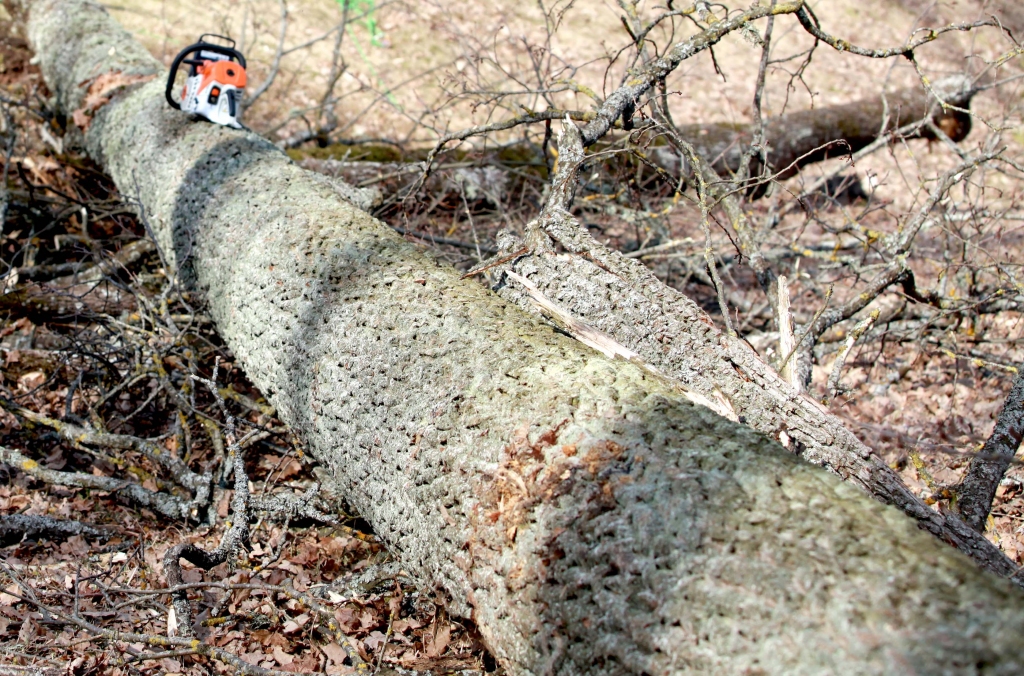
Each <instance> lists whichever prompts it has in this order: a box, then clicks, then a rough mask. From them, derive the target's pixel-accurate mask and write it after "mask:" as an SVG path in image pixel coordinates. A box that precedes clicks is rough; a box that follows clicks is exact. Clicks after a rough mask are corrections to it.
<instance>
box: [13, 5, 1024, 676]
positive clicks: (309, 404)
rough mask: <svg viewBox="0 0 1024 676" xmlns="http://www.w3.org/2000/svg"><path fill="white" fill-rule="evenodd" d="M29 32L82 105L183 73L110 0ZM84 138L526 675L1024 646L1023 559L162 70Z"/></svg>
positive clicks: (928, 666) (1013, 668)
mask: <svg viewBox="0 0 1024 676" xmlns="http://www.w3.org/2000/svg"><path fill="white" fill-rule="evenodd" d="M29 28H30V36H31V39H32V42H33V45H34V46H35V49H36V51H37V55H38V58H39V60H40V65H41V67H42V70H43V73H44V75H45V77H46V79H47V82H48V83H49V84H50V86H51V87H52V88H53V89H54V91H56V92H57V96H58V101H59V103H60V105H61V106H62V107H63V108H64V110H66V111H69V112H70V111H74V110H78V109H79V108H80V106H81V102H82V100H83V98H84V96H85V94H86V89H87V88H88V86H89V85H88V84H87V83H88V81H89V80H90V78H95V77H96V76H97V75H98V74H101V73H104V72H109V71H111V70H114V69H116V70H119V71H121V73H122V74H131V75H140V76H145V75H152V74H159V75H162V74H163V72H164V71H163V68H162V67H161V65H160V64H159V63H157V62H156V61H155V60H154V59H152V58H151V57H150V56H149V55H148V54H146V53H145V52H144V50H143V49H142V48H141V47H140V46H139V45H138V44H137V43H136V42H135V41H134V40H132V38H131V37H130V36H129V35H128V34H127V33H125V32H124V31H123V30H122V29H121V28H120V27H118V26H117V24H116V23H115V22H114V21H113V20H112V19H110V18H109V17H108V16H107V15H106V13H105V12H104V11H103V10H102V9H101V8H100V7H98V6H97V5H93V4H88V3H85V2H81V1H78V0H37V1H35V2H32V3H31V4H30V22H29ZM81 83H86V84H81ZM84 144H85V146H86V147H87V149H88V151H89V153H90V155H92V156H93V158H95V159H96V160H97V161H99V162H100V163H101V164H102V165H103V166H104V167H105V168H106V169H107V170H108V171H109V172H110V174H111V176H112V177H113V179H114V181H115V182H116V183H117V185H118V186H119V188H120V189H121V191H122V192H123V193H124V194H126V195H130V196H132V197H133V198H135V199H137V200H138V202H139V204H141V205H143V206H144V208H145V217H146V218H147V220H148V221H149V223H150V225H151V227H152V229H153V231H154V232H155V233H156V237H157V239H158V241H159V243H160V246H161V249H162V252H163V255H164V256H165V257H166V258H167V259H168V261H169V262H171V263H173V264H174V265H176V266H177V268H178V271H179V274H180V276H181V279H182V281H183V283H185V284H187V285H189V286H191V287H194V288H195V289H196V290H199V291H202V292H204V293H205V295H206V298H207V299H208V303H209V310H210V313H211V315H212V317H213V318H214V320H215V322H216V324H217V327H218V329H219V330H220V332H221V333H222V335H223V336H224V338H225V340H226V341H227V342H228V344H229V345H230V347H231V348H232V350H233V351H234V353H235V355H236V358H237V360H238V363H239V364H240V365H241V366H243V367H244V369H245V371H246V373H247V374H248V375H249V376H250V377H251V378H252V380H253V381H254V382H255V383H256V384H257V385H258V386H259V387H260V388H261V389H262V390H263V392H264V393H266V395H267V396H268V397H269V398H270V399H271V401H272V402H273V403H274V405H275V406H276V407H277V409H278V411H279V412H280V414H281V416H282V418H283V419H285V420H286V421H287V422H289V423H290V424H291V425H293V426H294V428H295V429H296V431H297V433H298V434H299V435H300V436H301V437H302V438H303V440H304V441H305V443H306V444H307V447H308V449H309V451H310V452H311V453H312V454H313V455H314V456H315V457H316V458H317V459H318V460H319V461H320V462H321V463H323V464H324V466H325V467H326V468H327V470H328V472H329V473H330V474H331V475H332V476H333V478H334V480H335V482H336V483H337V484H338V486H339V487H340V488H341V490H342V491H344V492H345V494H346V496H347V498H348V499H349V500H350V501H351V503H352V505H353V506H354V507H355V508H356V509H358V510H359V512H360V513H361V514H362V516H363V517H364V518H366V519H367V520H368V521H369V522H370V523H372V524H373V526H374V528H375V530H376V533H377V534H378V536H379V537H381V538H382V539H383V540H384V541H385V542H386V543H387V544H388V546H389V547H390V548H391V549H392V551H393V552H394V553H395V555H396V556H398V557H399V558H400V559H401V560H402V562H403V565H404V566H405V567H406V568H407V569H408V570H410V571H413V572H415V573H418V574H419V575H420V576H421V577H422V578H424V579H426V580H429V581H432V582H433V583H435V584H437V585H438V586H439V587H441V588H442V589H443V590H445V591H446V592H447V593H448V594H449V595H450V597H451V608H452V610H453V611H454V612H457V613H461V614H464V615H470V616H472V617H473V619H474V620H475V621H476V623H477V625H478V627H479V628H480V631H481V633H482V634H483V636H484V637H485V640H486V642H487V645H488V647H489V648H490V649H491V651H492V652H493V654H494V655H495V657H496V658H497V659H498V660H499V661H500V662H501V663H502V664H503V665H504V666H505V667H506V668H507V669H508V670H509V671H510V672H511V673H515V674H541V673H564V674H578V673H594V674H598V673H600V674H622V673H637V674H639V673H649V674H669V673H688V672H714V673H739V672H744V671H760V672H764V673H813V672H838V671H842V672H843V673H879V672H893V673H896V672H904V671H905V670H906V669H907V668H912V669H914V670H916V671H917V672H921V673H935V672H940V671H942V672H956V671H962V672H968V671H969V672H972V673H973V672H975V671H976V670H977V669H979V665H984V668H985V669H986V670H987V671H989V672H991V673H1006V674H1011V673H1017V672H1019V671H1020V670H1021V669H1022V668H1024V658H1022V657H1021V655H1024V652H1022V649H1024V613H1022V612H1021V611H1022V610H1024V599H1022V596H1021V593H1020V592H1019V591H1018V590H1016V589H1014V588H1013V587H1012V586H1011V585H1010V584H1009V583H1008V582H1006V581H1005V580H999V579H997V578H996V577H994V576H990V575H988V574H986V573H983V572H981V571H979V570H978V569H977V568H976V567H975V566H974V565H973V563H971V562H970V560H968V559H967V558H965V557H963V556H962V555H960V554H958V553H957V552H955V551H953V550H952V549H950V548H948V547H945V546H944V545H942V544H941V543H939V542H937V541H936V540H935V539H934V538H931V537H929V536H927V535H925V534H923V533H921V532H920V531H919V530H918V529H917V528H915V527H914V525H913V522H911V521H910V520H908V519H906V518H905V517H904V516H903V515H901V514H899V513H898V512H897V511H896V510H893V509H891V508H887V507H884V506H882V505H880V504H878V503H877V502H875V501H873V500H871V499H869V498H868V497H867V496H865V495H864V494H863V493H861V492H859V491H856V490H854V489H852V488H850V487H848V486H846V485H844V484H843V483H841V482H840V481H839V480H838V479H837V478H835V477H833V476H830V475H828V474H827V473H825V472H823V471H821V470H820V469H818V468H815V467H813V466H811V465H810V464H808V463H805V462H803V461H802V460H800V459H799V458H796V457H794V456H793V455H792V454H789V453H787V452H786V451H785V450H784V449H782V448H781V447H780V446H778V445H777V444H776V443H774V442H772V441H769V440H767V439H765V438H764V437H762V436H760V435H759V434H757V433H755V432H753V431H751V430H749V429H748V428H745V427H743V426H741V425H739V424H736V423H733V422H731V421H729V420H726V419H724V418H722V417H720V416H717V415H714V414H713V413H711V412H709V411H708V410H706V409H704V408H702V407H698V406H694V405H693V404H692V403H690V401H689V400H687V398H686V396H685V393H684V392H683V391H682V390H681V389H680V387H679V386H678V384H677V383H675V382H673V381H671V380H668V379H665V378H663V377H661V376H659V375H657V374H655V373H653V372H652V371H651V370H649V369H647V368H645V367H644V366H643V365H640V364H636V363H632V362H630V361H624V360H618V359H608V358H605V357H603V356H601V355H600V354H598V353H596V352H594V351H592V350H590V349H589V348H587V347H585V346H583V345H581V344H580V343H579V342H577V341H574V340H573V339H571V338H570V337H568V336H566V335H564V334H561V333H558V332H556V331H554V330H552V328H551V327H550V326H549V325H547V324H545V323H543V322H542V321H540V320H538V319H535V318H531V317H530V316H529V315H527V314H526V313H524V312H522V311H521V310H520V309H518V308H516V307H514V306H512V305H510V304H508V303H506V302H505V301H503V300H501V299H500V298H498V297H497V296H495V295H494V294H491V293H489V292H488V291H487V290H485V289H483V288H481V287H480V286H479V285H477V284H476V283H474V282H472V281H463V280H460V279H459V275H458V273H457V272H456V271H454V270H453V269H451V268H450V267H447V266H444V265H441V264H439V263H438V262H436V261H434V260H433V259H431V258H430V257H428V256H425V255H424V254H422V253H420V252H419V251H417V249H416V247H415V246H413V245H412V244H409V243H407V242H405V241H403V240H402V239H401V238H400V237H399V236H398V235H396V234H395V233H393V232H392V231H391V230H390V229H389V228H388V227H387V226H385V225H384V224H382V223H380V222H378V221H376V220H374V219H372V218H371V217H369V216H368V215H367V214H365V213H364V212H362V211H360V210H358V209H356V208H355V207H353V206H352V205H351V204H350V203H348V202H346V201H344V200H343V199H342V198H341V197H339V195H338V194H337V192H336V191H335V188H334V187H333V185H332V184H331V183H330V182H329V181H328V180H327V179H325V178H323V177H320V176H317V175H315V174H312V173H310V172H307V171H304V170H302V169H301V168H299V167H297V166H296V165H294V164H293V163H291V162H290V161H289V160H288V159H287V158H286V157H285V156H284V155H283V154H281V153H280V151H278V150H277V149H276V148H275V147H274V146H272V145H271V144H270V143H268V142H267V141H265V140H263V139H261V138H259V137H257V136H255V135H253V134H249V133H246V132H242V131H235V130H230V129H226V128H222V127H215V126H212V125H209V124H205V123H199V122H195V121H192V120H190V119H189V118H188V117H187V116H186V115H184V114H182V113H180V112H178V111H174V110H171V109H170V108H169V107H168V106H167V105H166V103H165V102H164V101H163V84H162V83H161V82H152V83H149V84H145V85H141V86H135V87H131V88H128V89H127V90H126V91H124V92H122V93H121V94H119V95H117V96H114V97H113V100H112V101H111V102H110V103H107V104H106V105H103V106H102V107H100V108H99V109H98V110H96V111H95V115H94V116H93V118H92V121H91V124H90V125H89V127H88V129H87V131H86V132H85V133H84Z"/></svg>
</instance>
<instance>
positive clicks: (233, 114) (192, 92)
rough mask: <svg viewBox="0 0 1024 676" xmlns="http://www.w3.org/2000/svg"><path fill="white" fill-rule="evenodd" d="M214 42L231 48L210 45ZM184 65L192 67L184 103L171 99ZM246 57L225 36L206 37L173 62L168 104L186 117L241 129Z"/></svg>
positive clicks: (184, 91) (169, 76)
mask: <svg viewBox="0 0 1024 676" xmlns="http://www.w3.org/2000/svg"><path fill="white" fill-rule="evenodd" d="M207 38H215V39H217V40H221V41H224V42H229V43H231V44H230V46H228V45H223V44H216V43H213V42H209V41H207ZM181 64H186V65H188V66H189V73H188V77H187V78H186V79H185V87H184V88H183V89H182V90H181V101H175V100H174V96H173V95H172V93H173V90H174V79H175V78H176V77H177V75H178V68H179V67H180V66H181ZM245 81H246V77H245V57H244V56H242V54H241V53H240V52H239V51H238V50H237V49H235V41H234V40H232V39H231V38H227V37H224V36H223V35H213V34H212V33H204V34H203V35H201V36H200V37H199V41H198V42H196V43H195V44H194V45H189V46H188V47H186V48H185V49H183V50H182V51H181V53H180V54H178V56H176V57H175V58H174V63H172V64H171V72H170V74H169V75H168V76H167V90H166V92H165V94H166V96H167V103H169V104H171V107H173V108H177V109H178V110H184V111H185V112H186V113H194V114H196V115H199V116H200V117H204V118H206V119H207V120H209V121H210V122H214V123H216V124H223V125H225V126H228V127H235V128H236V129H241V128H242V123H241V121H240V119H241V117H242V91H243V90H244V89H245Z"/></svg>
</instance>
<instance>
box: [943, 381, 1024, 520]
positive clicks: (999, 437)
mask: <svg viewBox="0 0 1024 676" xmlns="http://www.w3.org/2000/svg"><path fill="white" fill-rule="evenodd" d="M1021 439H1024V368H1021V369H1018V371H1017V377H1016V378H1014V380H1013V387H1012V388H1010V394H1008V395H1007V396H1006V401H1005V402H1004V403H1003V410H1002V411H1000V412H999V417H998V418H997V419H996V427H995V429H994V430H993V431H992V434H991V436H989V438H988V439H987V440H986V441H985V445H984V446H983V447H982V449H981V451H980V452H978V454H977V455H975V456H974V457H973V458H971V463H970V465H968V467H967V473H966V474H964V478H963V480H962V481H961V482H960V484H959V485H958V486H957V487H956V488H955V489H954V492H955V493H956V509H957V511H958V512H960V515H961V516H962V517H963V518H964V521H966V522H967V524H968V525H969V526H970V527H971V528H973V529H974V530H976V531H978V532H979V533H983V532H985V522H986V520H987V519H988V514H989V512H990V511H992V501H993V500H994V499H995V497H996V489H997V488H999V482H1000V481H1002V480H1003V474H1004V473H1005V472H1006V468H1007V467H1009V466H1010V462H1012V461H1013V458H1014V456H1016V455H1017V449H1019V448H1020V443H1021Z"/></svg>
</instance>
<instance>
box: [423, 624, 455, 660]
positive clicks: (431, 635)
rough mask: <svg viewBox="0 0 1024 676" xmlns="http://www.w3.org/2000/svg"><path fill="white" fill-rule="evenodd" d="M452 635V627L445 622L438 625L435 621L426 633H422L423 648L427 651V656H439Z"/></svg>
mask: <svg viewBox="0 0 1024 676" xmlns="http://www.w3.org/2000/svg"><path fill="white" fill-rule="evenodd" d="M451 636H452V628H451V625H449V624H448V623H447V622H446V623H444V624H443V625H441V626H438V622H437V621H436V620H435V622H434V623H433V624H432V625H431V626H430V628H429V629H428V630H427V633H426V634H424V635H423V648H424V650H425V651H426V653H427V656H428V657H440V656H441V654H442V653H443V652H444V651H445V648H447V647H448V641H449V640H450V639H451Z"/></svg>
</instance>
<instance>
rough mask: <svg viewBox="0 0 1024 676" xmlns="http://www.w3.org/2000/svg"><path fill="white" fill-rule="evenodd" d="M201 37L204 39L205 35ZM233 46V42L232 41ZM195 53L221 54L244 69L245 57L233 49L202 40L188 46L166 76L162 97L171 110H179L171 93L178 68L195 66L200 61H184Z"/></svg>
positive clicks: (175, 58)
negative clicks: (183, 64) (165, 85)
mask: <svg viewBox="0 0 1024 676" xmlns="http://www.w3.org/2000/svg"><path fill="white" fill-rule="evenodd" d="M203 37H206V36H205V35H204V36H203ZM232 44H234V41H232ZM196 52H213V53H214V54H223V55H224V56H226V57H228V58H229V59H232V60H234V61H236V62H237V63H238V65H240V66H241V67H242V68H245V57H244V56H242V53H241V52H239V51H238V50H237V49H234V48H233V47H225V46H224V45H216V44H213V43H212V42H203V41H202V38H200V41H199V42H197V43H196V44H194V45H189V46H188V47H186V48H185V49H183V50H181V52H179V53H178V55H177V56H176V57H174V62H173V63H172V64H171V71H170V73H168V75H167V89H165V90H164V97H165V98H166V99H167V103H169V104H171V107H172V108H177V109H178V110H181V103H180V102H178V101H175V100H174V96H172V92H173V91H174V78H176V77H177V76H178V68H179V67H180V66H181V64H182V63H187V64H189V65H192V66H194V65H196V63H199V62H201V60H194V59H186V57H188V56H191V55H192V54H195V53H196Z"/></svg>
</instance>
